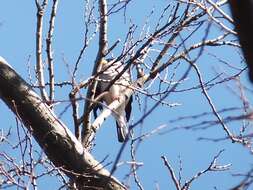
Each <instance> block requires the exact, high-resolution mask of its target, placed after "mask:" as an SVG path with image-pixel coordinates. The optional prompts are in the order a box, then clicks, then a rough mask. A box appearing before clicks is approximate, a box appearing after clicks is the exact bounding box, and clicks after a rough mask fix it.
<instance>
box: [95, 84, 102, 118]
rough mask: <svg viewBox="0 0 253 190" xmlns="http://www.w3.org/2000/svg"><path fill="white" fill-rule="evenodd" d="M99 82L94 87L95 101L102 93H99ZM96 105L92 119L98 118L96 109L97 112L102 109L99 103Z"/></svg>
mask: <svg viewBox="0 0 253 190" xmlns="http://www.w3.org/2000/svg"><path fill="white" fill-rule="evenodd" d="M100 85H101V82H98V83H97V87H96V91H95V99H96V98H97V97H98V96H99V94H101V93H102V92H101V86H100ZM95 104H96V105H95V107H94V108H93V114H94V117H95V118H97V117H98V114H97V111H98V109H99V110H102V109H103V107H102V106H101V104H99V103H95Z"/></svg>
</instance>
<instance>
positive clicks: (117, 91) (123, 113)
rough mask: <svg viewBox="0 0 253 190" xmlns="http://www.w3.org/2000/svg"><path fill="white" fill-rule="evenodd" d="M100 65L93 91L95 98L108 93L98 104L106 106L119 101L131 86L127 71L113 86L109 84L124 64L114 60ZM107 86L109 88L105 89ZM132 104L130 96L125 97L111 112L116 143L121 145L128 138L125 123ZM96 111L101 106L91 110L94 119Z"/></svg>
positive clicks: (102, 62) (105, 61)
mask: <svg viewBox="0 0 253 190" xmlns="http://www.w3.org/2000/svg"><path fill="white" fill-rule="evenodd" d="M100 64H101V72H100V74H99V75H98V78H99V80H98V83H97V87H96V91H95V98H96V97H98V95H100V94H101V93H103V92H105V91H106V90H108V92H107V93H105V94H104V95H103V96H102V98H101V100H100V103H103V102H105V103H106V104H107V105H110V104H111V103H112V102H113V101H114V100H117V99H119V96H120V95H121V94H122V93H124V91H125V90H126V89H127V88H128V86H129V85H130V84H131V76H130V71H129V70H127V71H126V72H124V73H123V74H122V76H121V77H120V78H119V79H118V80H116V81H115V82H114V84H110V83H111V81H112V80H113V79H114V78H115V77H116V76H118V74H119V73H120V72H121V71H122V70H123V68H124V64H123V63H122V62H121V61H116V60H115V59H102V61H101V62H100ZM109 85H111V86H110V88H109V89H107V88H108V87H109ZM132 102H133V97H132V95H131V96H130V97H126V96H125V101H124V102H123V103H122V104H121V105H120V106H119V107H118V108H117V109H116V110H115V112H112V115H113V117H114V118H115V120H116V128H117V135H118V141H119V142H121V143H123V142H125V141H126V139H127V136H128V127H127V123H128V121H129V119H130V115H131V111H132ZM98 109H100V110H102V106H101V104H97V106H95V108H94V109H93V112H94V116H95V118H96V117H97V110H98Z"/></svg>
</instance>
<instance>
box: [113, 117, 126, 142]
mask: <svg viewBox="0 0 253 190" xmlns="http://www.w3.org/2000/svg"><path fill="white" fill-rule="evenodd" d="M116 126H117V134H118V141H119V142H121V143H123V142H125V141H126V139H127V135H128V128H127V126H126V125H125V123H119V122H117V121H116Z"/></svg>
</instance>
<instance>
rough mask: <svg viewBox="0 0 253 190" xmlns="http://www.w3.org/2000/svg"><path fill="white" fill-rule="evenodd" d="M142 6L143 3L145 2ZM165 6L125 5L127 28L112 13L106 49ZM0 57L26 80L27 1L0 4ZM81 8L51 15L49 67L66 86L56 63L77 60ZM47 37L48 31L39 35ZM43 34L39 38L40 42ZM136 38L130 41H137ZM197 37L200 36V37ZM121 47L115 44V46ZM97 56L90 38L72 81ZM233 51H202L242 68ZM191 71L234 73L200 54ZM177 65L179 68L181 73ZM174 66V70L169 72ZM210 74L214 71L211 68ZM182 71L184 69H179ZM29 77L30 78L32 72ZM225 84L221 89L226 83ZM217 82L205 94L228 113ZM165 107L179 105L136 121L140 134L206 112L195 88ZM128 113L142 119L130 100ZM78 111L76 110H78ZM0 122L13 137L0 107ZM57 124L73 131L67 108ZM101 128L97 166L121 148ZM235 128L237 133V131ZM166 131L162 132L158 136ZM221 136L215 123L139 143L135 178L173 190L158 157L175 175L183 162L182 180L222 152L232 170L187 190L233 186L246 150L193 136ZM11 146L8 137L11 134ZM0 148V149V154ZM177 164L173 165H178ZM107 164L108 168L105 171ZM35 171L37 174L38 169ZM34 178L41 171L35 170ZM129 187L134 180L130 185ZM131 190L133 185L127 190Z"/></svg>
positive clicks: (31, 34)
mask: <svg viewBox="0 0 253 190" xmlns="http://www.w3.org/2000/svg"><path fill="white" fill-rule="evenodd" d="M147 2H148V3H147ZM167 2H168V1H165V2H164V1H161V0H157V1H154V0H149V1H145V0H138V1H137V0H135V1H133V2H132V3H130V5H129V7H128V8H127V10H126V18H127V20H126V23H124V19H123V17H122V16H123V12H121V13H120V14H116V15H115V16H112V17H111V18H109V19H110V20H109V44H110V45H112V44H113V43H114V42H115V41H116V40H117V39H121V40H122V41H123V40H124V37H125V35H126V33H127V29H128V27H129V23H130V20H131V22H133V23H136V24H138V25H139V27H138V28H137V34H139V33H140V31H141V29H142V26H143V25H144V24H145V18H146V17H147V15H149V14H150V12H151V10H152V9H154V10H155V13H154V15H153V16H152V17H151V18H150V22H149V23H148V27H147V28H150V31H152V26H154V25H155V20H156V19H157V16H158V15H159V14H160V13H161V10H162V9H163V8H164V6H165V4H166V3H167ZM0 5H1V6H0V23H1V25H0V44H1V46H0V55H1V56H3V57H4V58H6V59H7V60H8V62H9V63H10V64H11V65H12V66H13V67H14V68H15V70H16V71H17V72H18V73H19V74H21V76H22V77H24V79H25V80H28V75H27V73H28V72H27V70H28V67H27V63H28V60H30V65H31V69H33V68H34V65H35V31H36V30H35V26H36V7H35V3H34V1H31V0H30V1H13V0H8V1H6V0H5V1H1V3H0ZM83 6H84V1H60V2H59V9H58V14H57V17H56V28H55V38H54V41H53V47H54V57H55V65H56V81H61V80H69V79H70V78H69V74H68V69H67V67H66V64H65V63H64V62H63V57H64V58H65V59H66V61H67V63H68V64H69V66H70V68H73V64H74V63H75V61H76V59H77V56H78V54H79V52H80V49H81V47H82V41H83V33H84V32H83V30H84V25H83V24H84V20H83V13H84V10H83ZM47 23H48V22H47V20H46V21H45V29H47V25H48V24H47ZM45 31H47V30H45ZM211 31H212V32H211V34H210V36H212V35H213V37H215V36H216V34H218V33H219V32H220V29H219V28H218V27H217V26H212V27H211ZM202 32H203V33H202V34H201V31H200V33H199V36H194V37H193V38H192V39H191V40H190V41H188V42H187V43H188V44H191V43H194V42H198V41H201V37H203V36H204V31H202ZM45 34H46V33H44V37H45ZM137 34H136V36H137ZM200 36H201V37H200ZM119 46H120V47H122V44H120V45H119ZM120 50H121V49H120V48H119V49H116V50H115V51H114V54H115V55H117V53H119V52H120ZM96 51H97V36H95V37H94V40H93V41H91V45H90V47H89V48H88V50H87V52H86V53H85V56H84V57H83V59H82V62H81V66H80V69H79V72H78V78H77V79H78V81H77V82H80V81H82V80H84V79H86V78H87V77H89V76H90V74H91V70H92V66H93V63H94V59H95V56H96ZM238 51H239V50H238V49H234V48H219V47H214V48H208V50H207V52H208V53H210V54H211V53H212V54H215V55H218V56H219V57H222V58H223V59H224V60H226V61H227V62H228V63H231V64H233V65H236V66H238V67H240V68H243V67H244V65H243V64H241V63H240V61H241V58H240V55H239V54H238ZM197 64H198V66H199V68H200V69H201V71H202V72H203V73H204V80H210V79H211V78H213V76H214V75H215V69H216V70H219V71H222V72H223V71H224V72H227V73H230V74H231V73H235V70H233V69H231V68H229V67H228V66H226V65H225V64H221V63H220V62H218V61H217V59H216V58H214V57H212V56H210V55H204V56H202V57H201V58H200V59H199V60H198V63H197ZM183 67H184V66H182V68H183ZM172 68H173V67H172ZM214 68H215V69H214ZM182 70H183V69H182ZM181 74H182V73H177V76H176V79H179V78H180V75H181ZM33 76H34V73H33ZM242 81H243V82H244V83H245V84H246V85H248V86H249V87H250V84H248V82H247V76H246V73H244V74H243V75H242ZM197 84H198V81H197V77H196V74H195V73H194V71H191V74H190V76H189V78H188V80H187V81H186V82H185V83H184V84H183V85H182V86H180V87H179V89H183V88H185V87H191V86H194V85H197ZM226 85H227V84H226ZM226 85H224V84H220V85H217V86H215V87H213V88H211V89H210V90H209V91H208V93H209V95H210V96H211V98H212V100H213V102H214V103H215V105H216V106H217V109H218V110H219V109H223V108H229V107H234V106H237V107H241V106H242V105H241V102H240V100H239V98H238V97H236V96H235V95H233V94H232V93H231V90H229V88H228V86H226ZM228 85H231V86H232V87H234V88H236V87H235V85H234V84H232V83H229V84H228ZM69 90H70V88H68V87H67V88H62V89H61V88H57V91H58V92H57V94H56V95H57V97H56V98H57V99H58V100H68V93H69ZM140 98H141V101H140V102H141V105H144V104H145V97H144V96H140ZM167 100H168V101H169V102H170V103H178V104H181V105H180V106H176V107H172V108H168V107H165V106H160V107H159V108H158V109H156V110H155V111H154V112H153V113H152V114H151V115H150V116H149V117H148V118H147V120H145V122H144V123H143V130H144V131H145V132H149V131H151V130H153V129H155V128H157V127H158V126H160V125H167V128H166V129H170V128H173V127H177V126H185V125H190V124H193V123H196V122H198V121H199V120H194V119H189V120H183V121H182V122H178V123H170V122H169V121H170V120H172V119H175V118H178V117H179V116H187V115H194V114H199V113H202V112H210V111H211V109H210V106H209V105H208V104H207V101H206V99H205V98H204V96H203V94H202V93H201V90H200V89H198V90H192V91H188V92H186V93H172V94H171V95H170V96H169V97H168V99H167ZM147 101H148V103H147V105H148V107H151V106H152V105H153V104H154V102H153V101H151V100H150V99H148V100H147ZM68 105H69V102H66V103H62V104H60V105H59V106H56V112H57V113H58V114H59V113H61V112H62V111H63V110H64V109H65V107H66V106H68ZM134 105H135V107H134V111H133V114H132V118H131V119H132V121H133V122H134V121H137V120H138V118H140V117H141V116H142V113H143V107H141V109H139V106H138V103H137V100H135V102H134ZM81 106H82V104H81ZM240 113H241V112H230V114H235V115H239V114H240ZM0 118H1V121H2V125H1V128H2V129H3V130H4V131H7V130H8V128H9V127H12V128H14V129H13V131H14V133H15V118H14V117H13V115H12V114H11V113H9V110H8V108H7V107H6V106H5V105H4V103H3V102H2V101H0ZM207 118H208V119H215V117H214V116H212V115H211V116H210V117H207ZM62 120H63V121H64V122H65V123H66V124H67V125H68V126H69V128H70V129H71V130H72V131H73V122H72V117H71V109H68V110H67V111H66V112H65V113H64V115H63V116H62ZM241 124H242V122H241V121H239V122H234V123H232V124H229V127H231V128H232V131H234V132H236V131H237V130H238V128H239V127H240V126H241ZM103 125H104V126H103V127H102V128H101V130H100V131H99V132H98V134H97V137H96V146H95V147H94V149H93V154H94V156H95V158H97V159H98V160H103V158H104V157H106V156H107V155H109V157H108V158H107V160H106V162H108V163H110V162H113V161H114V158H115V155H116V154H117V153H118V150H119V149H120V146H121V145H120V144H119V143H118V142H117V138H116V130H115V126H114V125H115V122H114V120H113V118H111V117H110V118H108V119H107V120H106V122H105V123H104V124H103ZM238 126H239V127H238ZM140 127H141V126H137V128H136V129H135V134H138V131H139V130H140ZM164 131H166V130H164ZM224 136H225V133H224V131H223V130H222V128H221V126H219V125H215V126H212V127H211V128H209V129H207V130H199V131H186V130H178V131H173V132H169V133H165V134H162V135H159V134H155V135H153V136H151V137H150V138H147V139H145V140H144V141H143V142H142V143H141V145H140V147H139V149H138V151H137V155H136V158H137V161H139V162H143V163H144V166H142V167H141V168H140V169H139V170H138V175H139V176H140V180H141V182H142V184H143V186H144V187H145V189H155V185H156V183H157V184H159V186H160V189H175V188H174V186H173V183H172V181H171V179H170V177H169V175H168V170H167V169H166V168H165V166H164V165H163V162H162V160H161V156H162V155H164V156H166V157H167V158H168V159H169V161H170V163H171V165H172V166H173V167H174V170H175V172H176V174H178V171H179V160H180V159H181V160H182V165H183V171H182V176H183V180H187V179H189V178H190V177H192V176H193V175H195V174H196V173H197V172H198V171H200V170H203V169H205V168H206V167H208V165H209V164H210V162H211V161H212V159H213V157H214V156H215V155H216V154H217V153H218V152H219V151H220V150H222V149H225V151H224V153H223V154H222V155H221V156H220V158H219V159H218V162H219V163H220V164H230V163H231V164H232V166H231V170H229V171H223V172H212V173H211V172H209V173H208V174H206V175H204V176H202V177H201V178H200V179H199V180H197V181H196V182H195V183H193V186H192V189H205V190H208V189H210V190H211V189H213V188H214V187H217V189H228V188H229V187H231V186H233V185H234V184H236V183H237V182H238V180H239V179H240V178H232V177H231V174H233V173H240V172H245V171H247V170H248V169H249V168H250V165H251V163H252V157H251V155H250V153H249V151H248V149H246V148H244V147H242V146H241V145H237V144H232V143H231V142H230V141H221V142H217V143H214V142H209V141H197V139H198V138H199V137H210V138H211V137H224ZM12 138H13V140H14V139H15V134H12ZM5 148H6V147H5V146H2V145H1V144H0V151H1V150H4V149H5ZM179 158H180V159H179ZM127 160H130V152H129V146H128V147H127V148H126V149H125V151H124V153H123V156H122V158H121V161H127ZM110 166H111V165H109V166H108V169H110ZM38 170H39V169H38ZM128 171H129V166H128V165H123V166H121V167H119V168H118V170H117V171H116V173H115V175H116V176H117V177H118V178H119V179H120V180H123V181H124V179H123V178H124V176H125V174H126V173H127V172H128ZM38 172H40V171H38ZM46 181H47V180H45V181H43V180H41V181H39V185H41V186H40V188H39V189H44V188H45V187H48V185H49V184H50V188H51V189H53V188H54V187H55V182H54V181H53V180H48V181H47V182H46ZM131 183H132V184H133V179H132V181H131ZM133 189H136V186H135V185H133Z"/></svg>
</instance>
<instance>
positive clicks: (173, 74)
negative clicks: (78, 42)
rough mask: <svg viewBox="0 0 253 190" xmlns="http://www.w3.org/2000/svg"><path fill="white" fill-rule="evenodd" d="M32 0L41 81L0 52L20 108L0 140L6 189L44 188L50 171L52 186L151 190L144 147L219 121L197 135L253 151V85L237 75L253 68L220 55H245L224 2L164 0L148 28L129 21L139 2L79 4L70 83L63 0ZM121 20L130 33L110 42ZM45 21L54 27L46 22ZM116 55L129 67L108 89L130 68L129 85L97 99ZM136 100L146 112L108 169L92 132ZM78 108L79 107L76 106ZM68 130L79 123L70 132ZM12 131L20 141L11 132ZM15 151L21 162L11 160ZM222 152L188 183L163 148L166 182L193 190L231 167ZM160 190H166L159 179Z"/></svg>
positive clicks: (0, 72) (10, 94)
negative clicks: (61, 46)
mask: <svg viewBox="0 0 253 190" xmlns="http://www.w3.org/2000/svg"><path fill="white" fill-rule="evenodd" d="M34 3H35V4H36V9H37V16H36V19H37V25H36V40H35V43H36V52H35V53H34V55H35V57H36V61H35V77H33V74H31V73H29V76H28V78H29V79H30V81H29V82H26V81H25V80H24V79H22V78H21V76H20V75H19V74H18V72H19V71H18V70H15V68H13V67H12V66H11V65H10V64H11V63H8V62H7V61H6V60H5V59H3V58H0V97H1V99H2V100H3V102H4V103H5V104H6V105H7V106H8V107H9V108H10V110H11V111H12V112H13V113H14V115H15V122H16V123H15V127H16V128H15V129H13V128H10V129H9V130H4V129H2V130H1V131H0V132H1V136H0V140H1V141H0V143H1V144H0V146H2V147H5V150H1V151H0V160H1V162H0V174H1V176H0V187H1V188H2V189H7V188H9V187H17V188H18V189H30V188H31V189H39V185H38V181H39V180H40V179H41V178H46V177H47V176H54V177H55V180H56V181H57V183H58V184H59V186H58V187H56V188H59V189H65V188H67V189H111V190H116V189H117V190H118V189H122V190H123V189H136V188H138V189H148V187H145V185H143V182H142V180H141V178H140V176H139V175H138V169H139V168H141V167H144V166H143V162H142V161H139V160H138V159H137V153H138V151H139V150H140V147H141V145H142V144H143V143H144V142H145V141H146V140H147V139H149V138H151V137H152V136H154V135H157V136H158V135H161V136H162V135H169V134H170V133H172V132H174V131H179V130H189V131H201V130H204V131H207V130H209V129H213V128H214V126H215V127H219V129H222V130H220V133H219V135H217V136H216V137H213V136H208V137H204V136H202V135H201V134H200V135H199V139H198V140H199V141H200V142H212V143H215V142H223V141H227V142H229V143H231V144H233V145H234V146H237V145H240V146H241V147H243V148H245V149H247V150H248V151H249V152H252V135H253V133H252V130H251V122H250V121H251V120H252V118H253V115H252V111H251V105H250V100H248V99H249V98H248V95H249V94H251V93H252V89H251V88H250V86H247V84H245V80H242V79H241V78H242V76H244V75H245V72H246V71H247V67H246V65H244V64H243V63H230V62H229V61H231V60H230V59H228V58H229V56H230V55H219V53H218V52H219V51H221V50H224V49H226V51H227V52H231V54H236V55H237V57H240V56H241V54H240V47H241V46H240V44H239V42H238V40H237V37H236V36H237V32H236V31H235V30H234V20H233V18H232V17H231V16H230V14H229V12H228V7H229V5H228V1H227V0H217V1H212V0H175V1H166V2H163V3H162V4H163V5H165V6H164V7H163V8H161V7H160V8H157V9H156V8H154V9H153V10H150V14H149V15H147V17H146V20H143V25H140V24H135V23H134V22H133V21H132V20H130V19H129V14H130V12H131V7H132V6H135V3H136V0H135V1H134V0H108V1H107V0H97V1H96V0H85V1H84V7H81V8H82V9H84V31H83V34H84V36H83V42H82V47H81V49H80V53H79V54H78V56H77V57H76V60H75V61H71V64H70V63H69V62H68V61H66V60H65V58H64V56H62V60H63V62H64V63H65V66H66V67H67V68H68V71H69V73H68V74H69V80H67V81H57V80H56V79H57V72H56V71H55V67H57V64H56V62H55V58H54V53H55V52H54V39H55V38H56V36H55V35H54V29H55V27H57V19H58V18H57V17H56V16H57V8H58V6H61V3H63V2H60V1H59V2H58V0H52V1H48V0H42V1H39V0H35V1H34ZM157 3H158V2H157ZM159 3H160V2H159ZM58 4H59V5H58ZM140 9H141V7H140ZM46 14H49V16H48V17H47V16H46ZM115 17H121V21H124V22H125V23H127V24H128V30H127V31H124V33H125V35H123V36H119V37H120V39H123V40H115V41H112V39H113V38H112V37H111V36H110V31H111V30H113V27H117V26H113V25H112V26H111V25H109V24H108V22H109V21H110V19H112V18H115ZM80 19H81V18H80ZM129 20H130V21H129ZM45 23H48V27H45V26H44V24H45ZM109 26H111V27H109ZM46 28H47V31H45V30H46ZM43 36H46V39H44V38H43ZM96 37H97V38H98V40H96ZM91 44H95V45H96V47H97V52H96V56H95V59H94V60H92V61H93V62H92V65H93V70H92V73H90V75H89V76H85V77H86V78H85V79H83V78H82V77H80V76H79V73H81V68H82V65H83V64H87V63H84V62H85V61H84V60H87V58H86V57H87V56H89V55H88V54H87V53H86V52H87V51H88V49H89V48H90V47H91ZM1 45H2V46H4V44H1ZM112 55H113V56H114V57H113V58H114V62H118V61H119V62H122V63H123V64H124V68H123V69H122V71H120V72H119V73H118V74H117V76H116V77H115V78H113V79H112V80H110V81H104V82H108V83H109V86H108V87H107V90H109V88H110V87H111V86H112V85H114V84H116V83H117V82H118V80H119V79H120V77H121V76H122V75H123V73H125V72H128V71H129V70H130V71H131V77H132V79H131V81H132V82H131V85H129V86H127V87H126V88H125V90H124V92H123V93H122V94H120V95H119V96H118V97H117V98H116V99H115V100H114V101H112V103H110V104H109V105H105V104H104V102H102V101H101V100H102V99H103V97H104V96H106V93H108V92H107V91H105V92H103V93H100V94H99V95H98V96H97V95H96V91H97V87H98V84H99V82H100V81H101V79H100V78H99V76H100V75H101V74H102V73H104V72H105V71H106V70H103V69H102V62H103V60H104V59H108V58H111V57H112ZM3 56H4V55H3ZM241 59H242V62H244V59H243V58H242V57H241ZM88 60H89V61H91V60H90V59H88ZM207 60H215V62H216V64H219V65H218V66H217V65H216V66H215V65H212V63H211V62H212V61H210V63H209V62H208V61H207ZM227 60H229V61H227ZM213 62H214V61H213ZM20 64H24V63H20ZM203 65H205V66H206V68H208V69H205V68H204V66H203ZM45 67H47V70H46V69H45ZM211 68H212V70H211ZM28 70H31V67H28ZM34 79H36V82H35V83H34V82H33V80H34ZM189 80H190V82H189ZM215 88H218V89H219V88H223V89H226V90H227V91H228V92H230V93H231V94H232V95H233V96H235V97H236V98H238V102H239V104H235V105H236V106H233V105H234V104H232V103H231V104H230V103H228V104H226V106H223V105H221V106H220V105H217V104H216V101H215V100H214V99H213V98H212V96H214V95H213V92H212V89H215ZM57 91H59V92H60V91H62V92H63V94H64V95H65V100H61V99H60V98H59V97H57V94H58V93H57ZM66 92H67V93H66ZM194 92H198V93H199V92H200V93H199V94H201V95H200V96H201V97H203V99H204V100H205V101H203V102H205V103H206V104H207V105H208V110H204V111H202V112H201V113H198V114H195V113H194V112H193V110H192V108H188V109H189V112H188V113H189V114H188V115H187V114H184V115H182V114H180V113H179V114H177V116H178V117H174V118H171V117H168V118H167V122H166V124H165V125H159V124H157V126H155V127H154V128H152V129H151V130H146V129H145V128H144V127H143V123H144V122H145V121H146V120H147V119H148V118H150V117H152V114H153V112H154V111H156V110H159V109H166V110H169V111H172V110H176V109H177V107H184V105H181V104H180V98H181V97H182V96H185V95H187V94H191V93H194ZM211 94H212V95H211ZM216 95H218V93H217V94H216ZM130 96H135V100H134V104H135V105H136V107H138V108H139V109H140V110H141V112H140V114H137V115H136V116H135V117H134V119H133V120H132V121H130V122H129V131H130V132H129V133H128V134H127V138H126V139H127V140H126V141H125V142H124V143H122V145H121V148H120V150H119V152H118V153H117V155H116V156H115V158H113V161H112V163H109V165H110V167H111V170H108V169H107V168H106V166H107V163H106V161H105V160H106V158H105V159H104V160H102V161H98V160H97V159H96V158H95V157H94V155H93V153H92V150H94V149H96V146H95V142H96V140H97V139H96V138H95V137H96V135H97V132H98V131H99V129H100V128H101V127H103V126H104V125H105V123H104V121H105V119H106V118H108V117H109V116H110V115H111V114H115V112H116V111H115V110H117V108H119V107H120V106H121V105H122V104H124V102H125V101H126V97H130ZM177 98H178V99H177ZM189 101H199V100H189ZM201 101H202V100H201ZM149 102H151V103H149ZM59 104H60V105H63V107H64V110H63V111H62V112H61V113H60V114H56V113H55V110H57V105H59ZM66 104H68V106H65V105H66ZM82 104H83V107H82V106H79V105H82ZM97 106H100V107H103V109H102V110H101V112H100V113H99V115H98V116H97V117H93V110H94V109H96V108H97ZM185 109H187V108H185ZM67 110H71V112H72V115H69V116H68V118H69V119H70V118H71V119H72V120H73V126H67V125H66V124H64V122H63V121H62V119H61V116H62V115H64V114H68V112H67ZM191 111H192V112H191ZM116 114H117V113H116ZM162 122H163V121H162ZM236 122H237V123H236ZM234 123H236V127H234V125H233V124H234ZM238 123H239V125H238ZM232 127H234V128H232ZM71 129H74V134H73V133H72V132H71ZM13 134H15V138H16V139H17V140H16V141H13V140H12V138H11V136H12V135H13ZM33 138H34V139H35V140H36V142H37V143H38V144H39V146H40V148H41V149H39V148H38V147H37V144H36V143H34V142H33ZM109 139H111V138H109ZM14 142H15V143H14ZM104 148H105V149H110V147H104ZM126 149H127V150H129V155H130V158H129V159H130V161H127V162H125V163H121V162H120V161H121V157H122V155H123V152H124V151H126ZM7 150H11V151H7ZM15 152H16V153H15ZM17 152H19V155H20V158H21V161H20V162H19V161H18V160H17V159H15V155H17ZM223 152H224V150H223V149H222V150H218V151H217V154H216V155H213V157H210V163H207V166H206V168H204V169H203V170H201V169H200V168H197V169H199V171H198V172H197V173H196V174H193V175H192V177H190V178H189V179H188V180H185V181H183V180H182V175H183V171H182V167H181V160H180V161H179V162H180V167H179V169H178V170H179V174H178V175H177V173H176V172H175V169H174V167H173V166H172V164H171V163H170V161H169V160H168V158H167V157H168V156H166V153H164V154H162V155H160V158H161V160H160V161H161V163H163V164H164V170H165V172H164V175H166V171H167V172H168V180H171V181H172V183H173V184H174V187H175V189H177V190H189V189H191V185H192V183H193V182H195V181H197V180H198V179H199V178H200V177H201V176H202V175H205V174H206V173H208V172H217V171H218V172H220V171H228V170H230V167H231V164H230V163H225V164H218V162H219V159H220V158H221V157H222V153H223ZM150 154H152V153H150ZM176 156H177V155H176ZM121 164H125V165H127V166H129V172H125V173H124V175H125V178H124V180H122V181H121V180H119V179H117V178H116V177H114V174H115V172H116V171H119V170H120V168H119V165H121ZM238 175H239V176H244V177H245V178H244V179H243V180H242V181H241V182H238V184H237V185H236V186H235V187H232V189H233V190H239V189H247V188H250V186H251V185H252V182H253V180H252V179H253V178H252V168H249V172H248V173H247V174H237V175H236V174H234V176H238ZM131 180H133V181H134V183H131V182H130V181H131ZM156 189H160V188H159V185H157V186H156Z"/></svg>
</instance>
